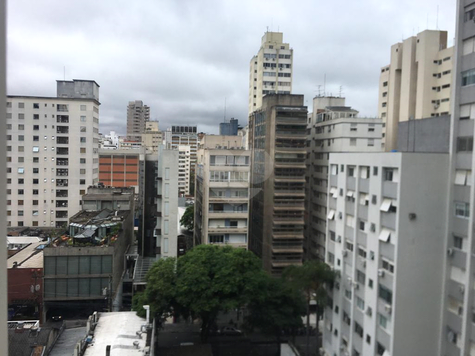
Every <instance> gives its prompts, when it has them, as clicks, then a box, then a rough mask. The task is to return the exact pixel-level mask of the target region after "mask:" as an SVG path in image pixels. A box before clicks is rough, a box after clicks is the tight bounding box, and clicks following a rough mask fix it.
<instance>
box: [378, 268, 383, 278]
mask: <svg viewBox="0 0 475 356" xmlns="http://www.w3.org/2000/svg"><path fill="white" fill-rule="evenodd" d="M378 276H379V277H384V269H378Z"/></svg>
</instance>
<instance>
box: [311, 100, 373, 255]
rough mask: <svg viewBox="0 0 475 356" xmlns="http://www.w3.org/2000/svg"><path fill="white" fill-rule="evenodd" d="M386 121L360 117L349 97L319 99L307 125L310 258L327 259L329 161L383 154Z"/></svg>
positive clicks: (315, 102)
mask: <svg viewBox="0 0 475 356" xmlns="http://www.w3.org/2000/svg"><path fill="white" fill-rule="evenodd" d="M381 131H382V122H381V119H379V118H366V117H358V111H357V110H355V109H352V108H351V107H349V106H345V98H342V97H327V96H317V97H315V98H313V113H312V115H311V118H310V119H309V123H308V126H307V132H308V135H307V159H306V164H307V169H306V184H305V189H306V195H305V206H306V210H307V213H308V214H307V218H306V219H307V220H306V224H305V240H306V258H308V259H319V260H321V261H324V260H325V234H326V216H327V189H328V174H329V172H328V161H329V157H330V153H333V152H360V153H363V152H379V151H381Z"/></svg>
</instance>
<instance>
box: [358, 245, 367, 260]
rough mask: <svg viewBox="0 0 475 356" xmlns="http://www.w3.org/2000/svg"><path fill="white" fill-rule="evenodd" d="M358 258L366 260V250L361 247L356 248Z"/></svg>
mask: <svg viewBox="0 0 475 356" xmlns="http://www.w3.org/2000/svg"><path fill="white" fill-rule="evenodd" d="M358 256H360V257H363V258H366V250H365V249H363V248H361V247H358Z"/></svg>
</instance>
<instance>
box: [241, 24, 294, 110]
mask: <svg viewBox="0 0 475 356" xmlns="http://www.w3.org/2000/svg"><path fill="white" fill-rule="evenodd" d="M283 40H284V34H283V33H282V32H268V31H267V32H266V33H265V34H264V36H262V40H261V47H260V48H259V51H258V53H257V54H256V55H255V56H253V57H252V58H251V62H250V65H249V115H250V114H251V113H252V112H253V111H255V110H259V109H260V108H261V106H262V98H263V97H264V95H266V94H291V93H292V64H293V49H291V48H290V46H289V44H288V43H283Z"/></svg>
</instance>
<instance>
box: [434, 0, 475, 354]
mask: <svg viewBox="0 0 475 356" xmlns="http://www.w3.org/2000/svg"><path fill="white" fill-rule="evenodd" d="M474 22H475V1H473V0H460V1H457V11H456V35H455V51H454V67H453V73H454V76H453V89H452V95H453V96H452V102H451V116H452V120H451V130H450V132H451V145H450V161H451V163H450V168H449V170H450V178H449V182H450V188H449V194H448V196H449V199H448V201H447V212H448V225H447V230H446V235H445V236H446V237H447V239H446V246H445V247H446V253H445V254H444V256H445V259H446V270H445V279H446V283H445V293H444V301H445V308H444V312H443V315H442V323H441V327H440V337H439V340H440V343H441V349H440V352H439V354H440V355H447V356H453V355H457V356H459V355H473V354H474V353H475V324H474V321H475V308H474V296H475V291H474V286H475V283H474V282H475V281H474V274H473V271H474V268H475V260H474V257H473V256H474V251H475V244H474V222H475V221H474V208H473V207H474V206H475V192H474V187H475V180H474V179H475V175H474V174H473V172H474V169H475V161H474V155H473V136H474V127H475V126H474V118H475V86H474V84H475V25H474Z"/></svg>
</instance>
